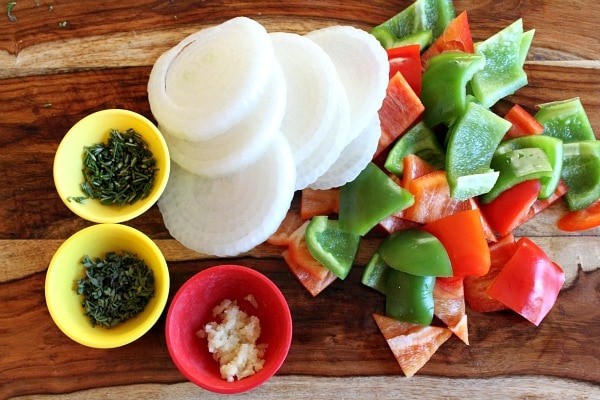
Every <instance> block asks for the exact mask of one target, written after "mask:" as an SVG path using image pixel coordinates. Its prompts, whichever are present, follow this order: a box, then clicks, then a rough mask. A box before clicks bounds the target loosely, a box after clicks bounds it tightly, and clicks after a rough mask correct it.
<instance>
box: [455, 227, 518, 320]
mask: <svg viewBox="0 0 600 400" xmlns="http://www.w3.org/2000/svg"><path fill="white" fill-rule="evenodd" d="M489 248H490V270H489V271H488V273H487V274H485V275H483V276H466V277H465V278H464V291H465V301H466V302H467V304H468V305H469V307H470V308H471V309H472V310H473V311H476V312H492V311H499V310H505V309H507V308H508V307H507V306H505V305H504V304H503V303H501V302H499V301H498V300H496V299H494V298H492V297H490V296H489V295H488V293H487V290H488V288H489V287H490V285H491V284H492V282H493V281H494V280H495V279H496V276H498V274H499V273H500V271H501V270H502V267H504V264H506V263H507V262H508V260H510V259H511V258H512V256H513V255H514V254H515V251H516V250H517V242H515V237H514V236H513V234H512V233H509V234H508V235H506V236H503V237H501V238H500V239H498V241H497V242H495V243H492V244H490V245H489Z"/></svg>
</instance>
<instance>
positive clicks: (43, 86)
mask: <svg viewBox="0 0 600 400" xmlns="http://www.w3.org/2000/svg"><path fill="white" fill-rule="evenodd" d="M5 3H8V2H4V3H3V5H2V6H3V7H4V4H5ZM409 3H410V1H407V0H402V1H370V2H365V1H362V0H351V1H344V2H340V1H327V0H322V1H307V0H303V1H299V0H287V1H285V2H281V1H278V0H263V1H258V0H255V1H225V0H222V1H181V2H178V1H149V0H128V1H125V2H114V1H112V2H109V1H93V2H92V1H85V2H83V1H76V0H63V1H60V0H56V1H53V0H35V1H33V0H32V1H24V0H19V1H17V4H16V5H15V6H14V7H13V8H12V9H11V10H10V11H11V12H10V15H7V14H5V15H3V16H2V18H0V146H1V148H2V151H1V152H0V399H6V398H38V396H40V395H48V396H51V397H56V398H63V399H75V398H77V399H81V398H86V399H94V398H107V397H109V396H110V397H112V398H142V397H148V398H168V399H182V398H189V397H202V398H219V396H217V395H213V394H211V393H208V392H206V391H203V390H201V389H199V388H197V387H196V386H194V385H193V384H191V383H189V382H187V381H186V380H185V378H184V377H183V376H182V375H181V374H180V373H179V371H178V370H177V369H176V368H175V366H174V364H173V363H172V361H171V359H170V358H169V354H168V352H167V348H166V345H165V337H164V314H163V317H162V318H161V319H160V320H159V322H158V323H157V324H156V326H155V327H154V328H153V329H152V330H151V331H150V332H149V333H148V334H146V335H145V336H144V337H142V338H141V339H140V340H138V341H137V342H135V343H133V344H131V345H127V346H125V347H122V348H119V349H113V350H95V349H90V348H86V347H83V346H81V345H78V344H76V343H75V342H73V341H71V340H70V339H68V338H67V337H66V336H65V335H64V334H62V333H61V332H60V331H59V329H58V328H57V327H56V326H55V325H54V323H53V322H52V320H51V318H50V315H49V313H48V311H47V308H46V304H45V301H44V279H45V271H46V268H47V266H48V262H49V260H50V258H51V257H52V255H53V252H54V251H55V250H56V248H57V247H58V246H59V245H60V244H61V243H62V241H63V240H65V239H66V238H67V237H68V236H70V235H71V234H73V233H74V232H76V231H78V230H79V229H81V228H83V227H85V226H88V225H89V224H90V223H88V222H86V221H84V220H82V219H80V218H78V217H76V216H75V215H74V214H72V213H71V212H70V211H69V210H68V209H67V208H66V207H65V206H64V205H63V203H62V202H61V201H60V199H59V198H58V196H57V194H56V192H55V189H54V184H53V180H52V163H53V157H54V152H55V151H56V148H57V146H58V144H59V142H60V140H61V138H62V136H63V135H64V134H65V132H66V131H67V130H68V129H69V128H70V127H71V126H72V125H73V124H74V123H75V122H77V121H78V120H79V119H80V118H82V117H84V116H85V115H87V114H89V113H91V112H93V111H97V110H101V109H105V108H111V107H118V108H126V109H130V110H133V111H137V112H139V113H141V114H144V115H146V116H148V117H150V118H152V115H151V113H150V110H149V106H148V101H147V97H146V83H147V80H148V75H149V73H150V69H151V67H152V64H153V62H154V61H155V59H156V58H157V57H158V55H159V54H161V53H162V52H163V51H165V50H166V49H168V48H170V47H171V46H173V45H175V44H176V43H177V42H178V41H179V40H181V39H182V38H183V37H184V36H186V35H187V34H189V33H191V32H194V31H196V30H198V29H200V28H203V27H206V26H208V25H211V24H216V23H220V22H223V21H225V20H226V19H229V18H231V17H234V16H239V15H245V16H249V17H252V18H254V19H256V20H258V21H260V22H261V23H263V24H264V25H265V26H266V27H267V29H269V30H280V31H291V32H297V33H305V32H307V31H309V30H311V29H314V28H319V27H324V26H327V25H331V24H351V25H354V26H356V27H359V28H363V29H367V30H368V29H369V28H370V27H372V26H374V25H376V24H378V23H380V22H382V21H384V20H385V19H387V18H389V17H391V16H392V15H394V14H395V13H397V12H398V11H400V10H401V9H403V8H404V7H405V6H407V5H408V4H409ZM455 7H456V9H457V11H459V12H460V11H462V10H465V9H466V10H468V13H469V14H468V15H469V20H470V23H471V30H472V34H473V37H474V39H475V40H482V39H485V38H486V37H488V36H489V35H490V34H492V33H495V32H496V31H498V30H500V29H502V28H503V27H505V26H506V25H508V24H509V23H510V22H512V21H514V20H515V19H517V18H519V17H523V18H524V26H525V29H532V28H535V29H536V34H535V39H534V42H533V46H532V49H531V51H530V54H529V57H528V61H527V63H526V70H527V73H528V76H529V85H528V86H527V87H525V88H523V89H522V90H520V91H519V92H518V93H517V94H516V95H515V96H513V97H511V99H510V103H512V102H516V103H520V104H521V105H523V106H524V107H525V108H526V109H528V110H530V111H531V110H535V106H536V105H537V104H540V103H543V102H547V101H553V100H562V99H567V98H571V97H575V96H579V97H580V98H581V101H582V102H583V104H584V106H585V108H586V110H587V112H588V116H589V118H590V120H591V123H592V126H593V127H594V128H595V130H596V135H597V136H600V41H599V40H598V36H597V27H598V24H597V23H598V15H599V14H600V3H599V2H597V1H593V0H588V1H585V2H584V1H581V2H565V1H562V0H547V1H516V0H505V1H487V0H473V1H466V0H457V1H455ZM9 16H13V17H16V18H17V19H16V21H14V22H13V21H11V20H10V18H9ZM510 103H508V104H510ZM501 106H502V105H501ZM504 106H505V107H506V104H504ZM564 211H565V208H564V205H563V204H562V203H561V204H557V205H555V206H553V207H552V208H551V209H550V210H548V211H546V212H544V213H543V214H542V215H540V216H538V217H537V218H535V220H533V221H531V222H529V223H527V224H526V225H525V226H524V227H522V228H520V229H519V231H518V232H517V234H518V235H519V236H521V235H527V236H529V237H531V238H533V239H534V240H535V241H536V242H537V243H538V244H539V245H540V246H542V247H543V248H544V249H545V250H546V251H547V253H548V254H549V255H550V256H551V258H553V259H554V260H555V261H556V262H558V263H559V264H560V265H561V266H562V267H563V268H564V269H565V270H566V272H567V280H568V283H567V286H568V288H566V289H565V290H563V291H562V292H561V294H560V296H559V298H558V302H557V304H556V306H555V308H554V309H553V310H552V312H551V313H550V314H549V315H548V317H547V318H546V319H545V320H544V321H543V323H542V324H541V326H540V327H535V326H533V325H531V324H530V323H528V322H526V321H525V320H524V319H522V318H520V317H519V316H516V315H514V314H512V313H508V312H500V313H493V314H489V315H483V314H478V313H474V312H471V311H470V310H469V329H470V340H471V345H470V346H466V345H464V344H463V343H462V342H460V341H459V340H458V339H456V338H451V339H450V340H449V341H448V342H446V343H445V344H444V345H443V346H442V347H441V348H440V350H439V351H438V352H437V353H436V354H435V355H434V357H433V358H432V360H431V361H430V362H429V363H428V364H427V365H426V366H425V367H424V368H423V369H422V370H421V371H420V372H419V373H418V375H417V376H415V377H413V378H411V379H408V378H405V377H404V376H403V375H402V373H401V370H400V369H399V367H398V365H397V364H396V361H395V360H394V358H393V356H392V353H391V352H390V350H389V349H388V347H387V344H386V342H385V341H384V339H383V337H382V336H381V335H380V334H379V332H378V330H377V327H376V325H375V323H374V322H373V319H372V317H371V313H372V312H375V311H382V308H383V304H382V298H381V297H380V296H379V295H378V294H377V293H375V292H374V291H371V290H369V289H368V288H366V287H363V286H361V284H360V271H361V265H364V262H365V260H366V257H367V256H368V252H367V251H366V250H364V249H363V250H361V253H360V254H359V260H358V264H359V266H357V267H356V268H355V269H354V271H353V272H352V274H351V275H350V277H349V278H348V279H347V280H346V281H344V282H336V283H334V284H333V285H332V286H331V287H330V288H328V289H327V290H326V291H325V292H324V293H322V294H321V295H319V296H318V297H316V298H312V297H311V296H310V295H309V294H308V293H307V292H306V291H305V290H304V289H303V288H302V287H301V286H300V285H299V284H298V283H297V282H296V281H295V279H294V278H293V276H292V275H291V273H290V272H289V271H288V270H287V268H286V266H285V264H284V262H283V260H282V258H281V251H280V249H278V248H275V247H272V246H268V245H261V246H259V247H257V248H256V249H255V250H253V251H252V252H250V253H249V254H247V255H244V256H243V257H239V258H234V259H232V260H229V261H233V262H236V263H239V264H243V265H248V266H251V267H254V268H256V269H258V270H260V271H262V272H264V273H265V274H267V275H268V276H269V277H271V278H272V279H273V280H274V281H275V282H276V283H277V285H279V287H280V288H281V290H282V291H283V293H284V294H285V296H286V297H287V299H288V300H289V304H290V306H291V310H292V315H293V320H294V338H293V342H292V346H291V350H290V353H289V356H288V358H287V360H286V362H285V363H284V365H283V367H282V368H281V370H280V371H279V373H278V374H277V375H276V376H275V377H274V378H273V379H272V380H271V381H269V382H268V383H267V384H265V385H264V386H262V387H260V388H258V389H256V390H255V391H252V392H250V393H248V394H246V395H242V396H239V397H240V398H270V399H282V398H291V397H294V398H296V397H306V398H337V397H344V398H361V399H369V398H390V397H400V396H403V397H404V396H405V397H408V398H412V397H416V396H423V397H431V398H442V397H443V398H447V397H471V398H479V397H488V398H489V397H498V396H500V395H499V394H500V393H502V397H504V398H506V397H513V398H517V397H518V398H524V397H541V396H544V397H545V398H599V397H600V386H599V384H600V271H598V267H599V266H600V260H599V253H600V252H599V248H600V246H599V243H598V240H599V238H598V236H599V234H600V230H598V229H594V230H590V231H586V232H581V233H580V234H566V233H564V232H561V231H559V230H557V229H556V228H555V223H556V220H557V218H558V217H559V216H560V215H561V214H562V213H563V212H564ZM128 224H129V225H131V226H133V227H135V228H138V229H140V230H142V231H143V232H145V233H146V234H148V235H149V236H150V237H152V238H153V239H154V240H155V241H156V242H157V243H158V245H159V246H160V247H161V248H162V250H163V251H164V254H165V256H166V258H167V260H168V263H169V267H170V269H171V277H172V289H171V296H172V295H173V294H174V293H175V291H176V290H177V289H178V288H179V287H180V286H181V285H182V284H183V282H184V281H185V280H186V279H188V278H189V277H191V276H192V275H193V274H194V273H196V272H197V271H199V270H201V269H202V268H206V267H208V266H210V265H213V264H216V263H218V262H220V261H222V260H218V259H214V258H210V257H207V256H205V255H202V254H197V253H194V252H192V251H190V250H187V249H185V248H184V247H182V246H181V245H180V244H178V243H177V242H176V241H174V240H173V239H171V238H170V237H169V234H168V232H167V231H166V229H165V227H164V225H163V223H162V219H161V215H160V213H159V211H158V209H157V207H156V206H155V207H153V208H152V209H151V210H150V211H149V212H148V213H146V214H145V215H143V216H141V217H139V218H136V219H135V220H133V221H131V222H130V223H128ZM368 245H369V243H368V242H367V243H366V246H367V247H368ZM43 398H46V397H43Z"/></svg>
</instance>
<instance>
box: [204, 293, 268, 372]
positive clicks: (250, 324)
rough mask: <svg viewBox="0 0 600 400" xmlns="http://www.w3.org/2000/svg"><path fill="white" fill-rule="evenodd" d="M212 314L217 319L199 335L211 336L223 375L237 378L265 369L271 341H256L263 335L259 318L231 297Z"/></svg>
mask: <svg viewBox="0 0 600 400" xmlns="http://www.w3.org/2000/svg"><path fill="white" fill-rule="evenodd" d="M248 300H249V301H250V299H248ZM251 303H253V305H254V304H255V302H251ZM255 306H256V305H255ZM212 314H213V317H215V318H216V319H217V321H213V322H210V323H208V324H206V326H205V327H204V328H203V329H200V330H199V331H198V332H197V335H198V336H199V337H201V338H207V339H208V350H209V351H210V352H211V353H212V354H213V358H214V359H215V360H216V361H218V362H219V365H220V372H221V377H222V378H223V379H226V380H227V381H228V382H233V381H234V379H235V378H237V379H238V380H239V379H242V378H245V377H247V376H250V375H253V374H254V373H255V372H257V371H259V370H261V369H262V368H263V366H264V364H265V360H264V359H263V357H264V354H265V350H266V348H267V345H266V344H259V345H257V344H256V341H257V340H258V338H259V336H260V321H259V319H258V318H257V317H256V316H254V315H252V316H248V314H246V313H245V312H244V311H242V310H240V308H239V307H238V305H237V302H236V301H235V300H234V301H232V300H229V299H225V300H223V301H222V302H221V304H219V305H218V306H216V307H215V308H213V310H212Z"/></svg>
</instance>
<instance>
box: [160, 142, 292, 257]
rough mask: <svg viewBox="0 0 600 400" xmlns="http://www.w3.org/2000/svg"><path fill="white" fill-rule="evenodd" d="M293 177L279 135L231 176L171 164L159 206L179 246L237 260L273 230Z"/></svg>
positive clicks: (287, 203)
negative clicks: (204, 174)
mask: <svg viewBox="0 0 600 400" xmlns="http://www.w3.org/2000/svg"><path fill="white" fill-rule="evenodd" d="M295 172H296V171H295V167H294V162H293V159H292V154H291V150H290V146H289V144H288V143H287V140H286V139H285V138H284V137H283V135H282V134H278V135H276V136H275V137H274V138H273V141H272V142H271V146H270V147H269V148H268V149H267V151H266V152H265V153H264V154H263V155H262V157H261V158H260V159H259V160H258V161H257V162H256V163H254V164H252V165H251V166H249V167H248V168H246V169H244V170H242V171H240V172H239V173H236V174H232V175H229V176H223V177H218V178H207V177H201V176H198V175H194V174H191V173H189V172H187V171H186V170H184V169H183V168H181V167H179V166H177V164H173V165H172V169H171V175H170V177H169V183H168V184H167V187H166V189H165V191H164V193H163V195H162V196H161V198H160V199H159V201H158V207H159V209H160V212H161V214H162V216H163V221H164V223H165V226H166V227H167V229H168V230H169V233H170V234H171V236H172V237H173V238H174V239H176V240H178V241H179V242H180V243H181V244H183V245H184V246H186V247H188V248H190V249H192V250H194V251H197V252H200V253H204V254H209V255H214V256H217V257H229V256H236V255H238V254H241V253H243V252H246V251H249V250H251V249H252V248H253V247H255V246H257V245H259V244H261V243H262V242H264V241H265V240H266V239H268V237H269V236H270V235H271V234H273V233H274V232H275V231H276V230H277V228H278V227H279V225H280V224H281V222H282V221H283V219H284V218H285V215H286V213H287V211H288V209H289V207H290V205H291V201H292V198H293V196H294V183H295Z"/></svg>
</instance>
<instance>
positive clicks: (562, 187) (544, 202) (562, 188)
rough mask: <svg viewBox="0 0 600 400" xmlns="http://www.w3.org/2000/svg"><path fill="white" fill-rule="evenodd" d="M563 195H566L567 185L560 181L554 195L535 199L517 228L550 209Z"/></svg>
mask: <svg viewBox="0 0 600 400" xmlns="http://www.w3.org/2000/svg"><path fill="white" fill-rule="evenodd" d="M565 193H567V185H566V184H565V183H564V182H563V181H562V180H561V181H560V182H558V185H557V186H556V189H555V190H554V193H552V194H551V195H550V197H548V198H547V199H537V200H536V201H535V202H534V203H533V204H532V205H531V207H530V208H529V211H528V212H527V214H525V215H524V216H523V217H522V218H521V220H520V221H519V223H518V224H517V226H519V225H521V224H524V223H525V222H527V221H529V220H530V219H531V218H533V217H534V216H536V215H537V214H539V213H540V212H542V211H543V210H545V209H546V208H548V207H550V206H551V205H552V204H554V202H556V200H558V199H560V198H561V197H562V196H564V195H565Z"/></svg>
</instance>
